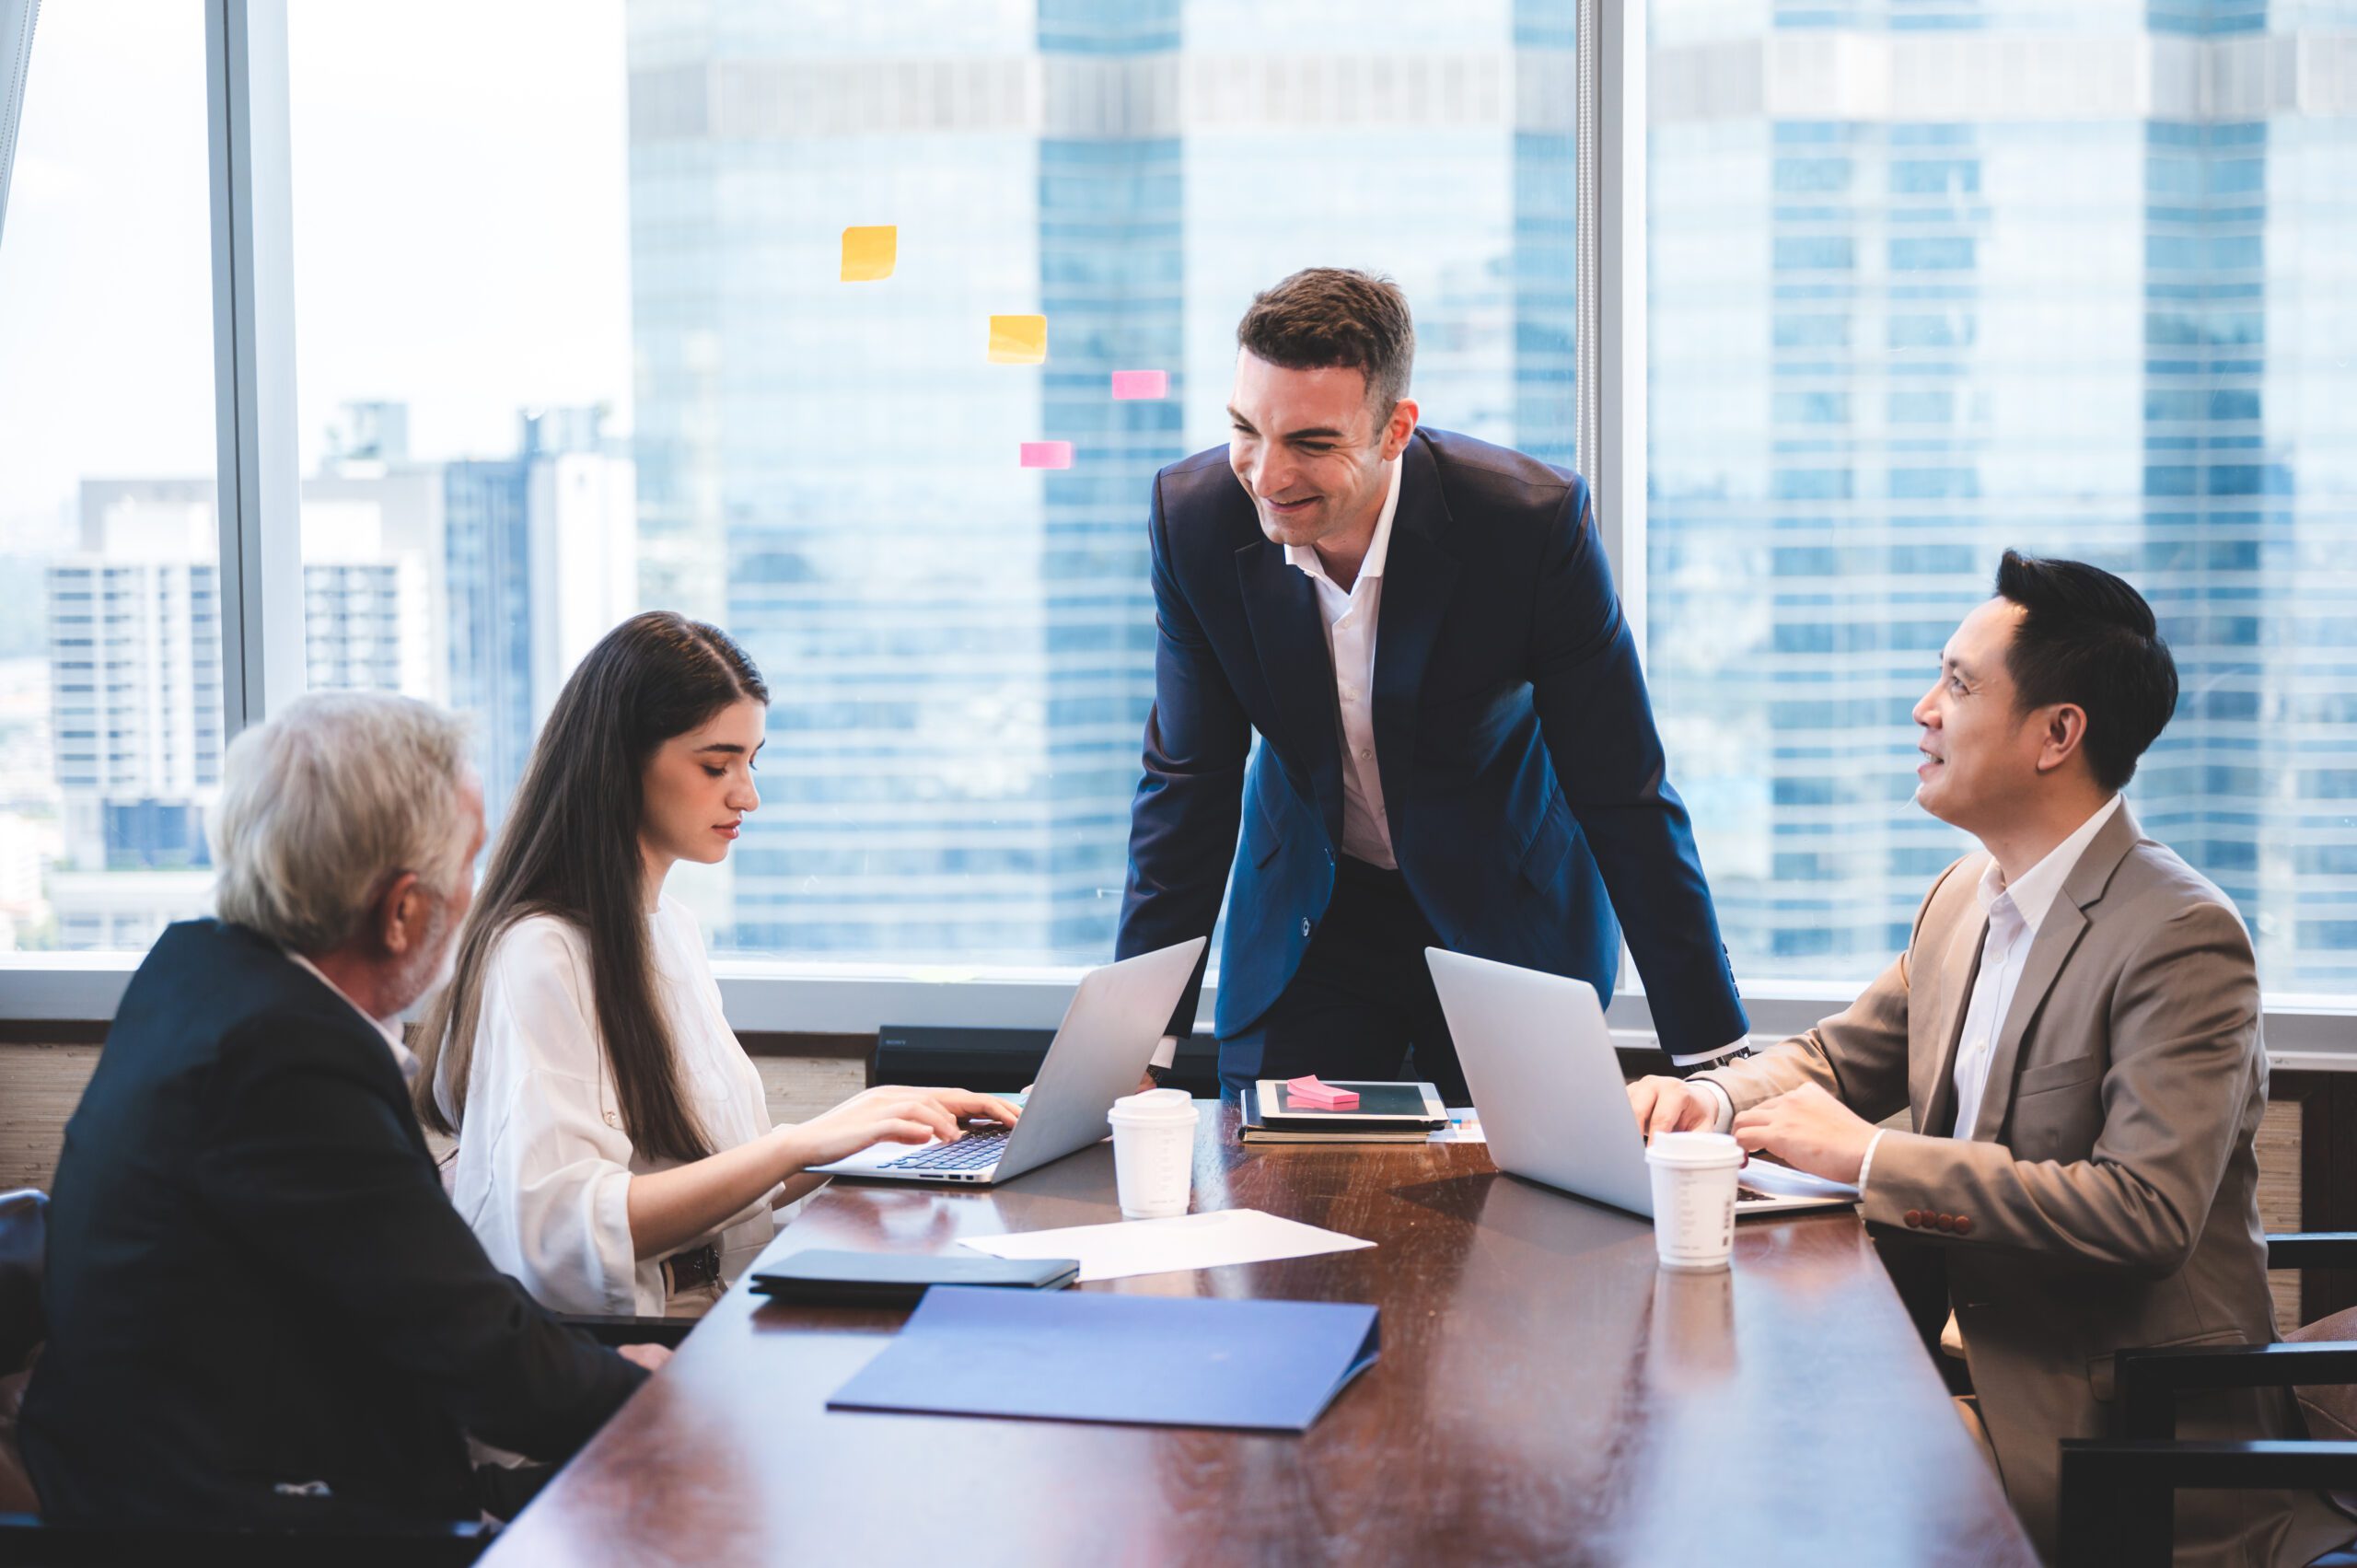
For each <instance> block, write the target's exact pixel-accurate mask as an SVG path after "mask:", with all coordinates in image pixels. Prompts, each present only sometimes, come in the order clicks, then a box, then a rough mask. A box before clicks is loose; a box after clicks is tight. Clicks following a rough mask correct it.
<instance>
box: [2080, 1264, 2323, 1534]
mask: <svg viewBox="0 0 2357 1568" xmlns="http://www.w3.org/2000/svg"><path fill="white" fill-rule="evenodd" d="M2267 1266H2268V1267H2269V1268H2270V1269H2351V1268H2357V1232H2349V1231H2338V1232H2312V1233H2305V1234H2298V1235H2286V1236H2270V1237H2268V1238H2267ZM2303 1331H2305V1330H2303ZM2112 1365H2113V1372H2112V1384H2113V1392H2114V1398H2115V1400H2116V1401H2117V1408H2118V1411H2119V1418H2118V1419H2119V1435H2117V1436H2115V1437H2103V1438H2066V1439H2064V1441H2063V1444H2062V1475H2061V1519H2060V1529H2059V1532H2058V1535H2059V1539H2058V1540H2057V1543H2056V1545H2057V1550H2058V1555H2059V1561H2060V1562H2061V1564H2062V1565H2063V1568H2077V1565H2079V1564H2090V1565H2096V1564H2100V1565H2105V1568H2111V1565H2117V1568H2144V1565H2146V1564H2150V1565H2152V1568H2165V1565H2166V1564H2167V1562H2169V1558H2170V1553H2171V1551H2172V1547H2173V1544H2174V1543H2173V1537H2174V1533H2175V1528H2176V1519H2175V1513H2176V1509H2175V1500H2176V1493H2177V1489H2178V1488H2181V1487H2182V1488H2203V1487H2208V1488H2219V1489H2223V1490H2229V1491H2266V1492H2272V1491H2311V1492H2323V1493H2328V1494H2330V1495H2331V1496H2332V1500H2333V1502H2334V1503H2335V1504H2336V1505H2338V1506H2340V1507H2341V1508H2342V1511H2343V1512H2349V1511H2350V1510H2349V1502H2351V1501H2357V1499H2351V1498H2350V1496H2349V1494H2350V1493H2352V1492H2357V1442H2349V1441H2340V1440H2307V1441H2292V1440H2269V1441H2251V1442H2223V1441H2214V1440H2205V1441H2185V1442H2179V1441H2178V1440H2177V1395H2178V1394H2180V1393H2183V1392H2186V1391H2188V1390H2195V1389H2220V1388H2292V1387H2305V1388H2317V1387H2329V1386H2334V1385H2357V1341H2350V1340H2309V1341H2282V1342H2277V1343H2274V1344H2265V1345H2176V1346H2166V1347H2159V1348H2154V1349H2149V1350H2124V1351H2121V1352H2120V1353H2119V1354H2118V1355H2117V1356H2116V1357H2115V1358H2114V1360H2113V1364H2112ZM2349 1529H2350V1534H2351V1537H2352V1538H2357V1518H2352V1519H2351V1523H2350V1527H2349ZM2316 1562H2317V1564H2318V1565H2319V1568H2324V1565H2335V1568H2357V1554H2351V1552H2349V1551H2347V1550H2346V1549H2344V1550H2343V1551H2335V1552H2332V1553H2330V1554H2329V1555H2328V1556H2325V1557H2321V1558H2318V1559H2316Z"/></svg>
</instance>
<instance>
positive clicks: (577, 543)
mask: <svg viewBox="0 0 2357 1568" xmlns="http://www.w3.org/2000/svg"><path fill="white" fill-rule="evenodd" d="M602 424H603V411H602V410H598V409H594V408H581V409H572V408H558V409H531V410H527V411H525V412H524V413H523V414H522V415H521V416H519V419H518V437H519V438H518V441H517V452H516V455H515V456H514V457H512V458H495V459H468V460H465V461H459V462H452V463H448V464H446V465H444V466H443V467H442V468H441V470H439V471H440V474H441V487H442V517H443V538H444V548H443V554H442V560H443V563H444V567H445V569H444V573H443V580H444V582H445V583H446V584H447V591H446V594H445V602H446V604H447V610H448V617H449V635H448V638H447V642H446V644H445V645H446V647H447V650H448V669H449V701H450V704H451V705H452V706H453V707H454V708H456V709H457V710H458V711H459V712H460V713H463V714H470V715H471V716H472V717H473V719H474V721H475V725H476V736H475V753H474V754H475V761H476V765H477V766H478V767H479V768H480V769H481V771H482V780H483V811H484V815H485V818H486V819H487V820H488V821H489V823H490V825H491V828H492V830H493V831H494V832H495V831H497V830H498V828H499V825H500V823H501V822H502V821H504V820H505V818H506V813H507V805H508V802H509V800H510V798H511V797H512V796H514V795H515V793H516V786H517V784H519V783H521V782H522V780H523V776H524V766H525V763H526V762H527V761H528V760H529V758H530V756H531V750H532V742H533V740H534V738H536V737H537V736H538V735H539V733H540V721H541V720H542V719H544V718H546V717H547V716H548V711H549V709H550V707H551V706H552V704H553V703H555V702H556V694H557V691H558V690H559V689H560V688H561V687H562V686H563V683H564V678H565V676H566V675H567V674H569V673H570V672H571V671H572V668H573V667H574V665H575V663H577V662H578V661H579V659H580V657H581V656H582V655H583V654H584V653H586V651H587V650H588V648H589V646H590V645H591V644H593V643H595V642H596V641H597V640H598V638H599V637H600V636H602V635H604V634H605V633H606V632H607V630H608V629H609V628H610V627H611V626H612V625H613V624H614V623H615V622H616V621H621V619H623V618H624V617H625V616H627V615H629V614H630V613H631V612H632V611H633V610H635V609H636V608H637V595H638V582H637V577H638V569H637V568H638V553H637V540H636V519H635V511H634V501H633V489H634V482H633V470H632V467H631V464H630V461H629V459H626V458H622V457H620V456H617V455H615V454H614V453H612V452H611V451H610V450H609V449H608V447H609V443H608V442H607V441H606V439H605V436H604V434H603V430H602Z"/></svg>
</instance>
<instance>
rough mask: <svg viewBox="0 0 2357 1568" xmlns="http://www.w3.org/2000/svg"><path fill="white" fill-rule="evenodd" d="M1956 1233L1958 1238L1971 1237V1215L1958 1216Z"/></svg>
mask: <svg viewBox="0 0 2357 1568" xmlns="http://www.w3.org/2000/svg"><path fill="white" fill-rule="evenodd" d="M1956 1234H1957V1235H1958V1236H1970V1235H1971V1234H1972V1216H1971V1215H1970V1214H1958V1215H1956Z"/></svg>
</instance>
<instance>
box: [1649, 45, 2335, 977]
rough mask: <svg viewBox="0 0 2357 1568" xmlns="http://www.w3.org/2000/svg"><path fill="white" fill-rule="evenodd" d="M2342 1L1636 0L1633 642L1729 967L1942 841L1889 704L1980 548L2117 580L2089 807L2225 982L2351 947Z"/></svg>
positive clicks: (1906, 894)
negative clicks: (2127, 719) (2191, 906)
mask: <svg viewBox="0 0 2357 1568" xmlns="http://www.w3.org/2000/svg"><path fill="white" fill-rule="evenodd" d="M2345 24H2346V16H2345V13H2344V12H2339V11H2335V10H2332V9H2331V8H2329V7H2324V6H2307V5H2300V4H2278V5H2274V6H2269V5H2266V4H2263V3H2260V0H2177V3H2172V4H2156V5H2151V6H2146V5H2142V4H2139V5H2132V6H2131V5H2063V4H2054V5H2029V4H2020V3H2016V0H1987V3H1982V0H1938V3H1934V0H1924V3H1916V0H1859V3H1848V4H1840V5H1834V6H1810V7H1798V6H1782V5H1776V6H1769V5H1765V4H1761V5H1736V6H1728V5H1722V4H1715V3H1704V0H1655V4H1654V6H1653V8H1652V38H1653V49H1654V53H1653V59H1652V68H1651V93H1652V115H1653V126H1652V137H1651V153H1650V162H1651V186H1652V188H1651V193H1650V205H1651V209H1652V225H1651V246H1650V251H1651V272H1650V278H1649V285H1650V289H1651V308H1652V321H1651V332H1650V354H1651V364H1652V373H1653V389H1652V407H1651V413H1650V424H1649V428H1650V431H1651V440H1652V462H1651V476H1650V477H1651V498H1650V510H1649V518H1648V530H1649V533H1648V541H1649V568H1650V570H1649V577H1648V593H1649V609H1650V625H1649V633H1650V637H1649V645H1648V652H1649V660H1650V664H1649V668H1650V672H1651V677H1652V682H1653V689H1654V695H1655V704H1656V707H1657V709H1658V710H1659V712H1660V713H1661V714H1662V715H1663V719H1664V725H1665V728H1666V731H1667V733H1668V736H1669V739H1670V742H1671V765H1672V776H1673V777H1674V778H1675V779H1676V780H1677V781H1678V785H1679V787H1680V788H1681V789H1682V790H1684V791H1685V793H1686V795H1687V797H1688V799H1689V803H1691V804H1692V806H1693V807H1694V809H1695V812H1696V817H1697V820H1698V825H1699V829H1700V834H1701V847H1702V852H1703V859H1704V863H1705V865H1706V867H1707V869H1708V871H1709V873H1710V877H1711V883H1712V887H1713V891H1714V893H1715V894H1716V895H1717V898H1718V903H1719V912H1720V917H1721V920H1722V923H1723V924H1724V928H1725V931H1726V934H1727V937H1728V941H1729V943H1730V946H1731V947H1732V949H1733V951H1734V954H1735V958H1736V967H1737V970H1738V972H1739V973H1742V974H1747V975H1752V976H1758V975H1761V974H1771V973H1772V974H1781V975H1820V976H1828V977H1832V976H1839V977H1843V978H1854V977H1857V976H1860V975H1864V974H1866V973H1870V972H1872V971H1873V970H1875V969H1877V968H1879V967H1880V966H1881V964H1883V963H1884V962H1886V961H1887V959H1888V958H1889V957H1890V955H1891V954H1893V953H1895V952H1897V951H1898V949H1899V948H1900V947H1902V946H1903V945H1904V941H1905V937H1906V933H1907V929H1908V925H1909V922H1910V919H1911V917H1912V915H1913V912H1914V909H1915V905H1916V901H1917V900H1918V899H1920V897H1921V896H1922V891H1923V889H1925V887H1926V886H1927V885H1928V884H1929V881H1930V879H1931V877H1933V874H1935V873H1936V872H1937V871H1938V870H1939V868H1940V867H1941V866H1943V865H1945V864H1946V863H1947V862H1948V861H1949V860H1950V859H1951V858H1953V857H1954V856H1955V855H1956V854H1958V853H1960V851H1961V850H1962V848H1963V847H1965V846H1964V844H1963V841H1962V840H1961V837H1960V835H1958V834H1956V833H1955V832H1953V831H1952V830H1947V829H1945V828H1944V827H1942V826H1941V825H1940V824H1939V823H1937V822H1935V821H1933V820H1932V819H1930V818H1928V817H1927V816H1925V815H1924V814H1923V813H1922V811H1920V810H1918V809H1916V808H1915V807H1913V806H1912V805H1911V803H1910V801H1911V795H1912V789H1913V784H1914V780H1913V774H1912V764H1913V762H1914V761H1915V757H1914V745H1915V737H1914V731H1913V729H1912V727H1911V726H1910V719H1909V712H1910V707H1911V705H1912V703H1914V701H1915V700H1916V698H1917V697H1918V696H1920V695H1921V694H1922V691H1925V690H1926V689H1927V688H1928V687H1929V686H1930V684H1931V681H1932V678H1933V671H1934V668H1935V665H1936V661H1937V658H1938V655H1939V649H1940V645H1941V644H1942V642H1943V641H1944V640H1945V637H1946V635H1947V633H1948V632H1949V631H1950V630H1951V629H1952V628H1953V627H1954V625H1955V623H1956V621H1957V619H1958V618H1959V617H1960V616H1961V614H1962V613H1963V612H1964V611H1965V610H1968V608H1969V607H1970V606H1971V605H1973V604H1974V603H1976V602H1978V601H1979V600H1980V599H1981V598H1986V597H1987V596H1988V594H1989V593H1990V591H1991V588H1990V584H1991V572H1992V568H1993V567H1994V565H1995V563H1996V560H1997V557H1998V555H1999V553H2000V552H2002V551H2003V549H2004V548H2006V547H2008V546H2013V547H2018V548H2020V549H2023V550H2025V551H2026V552H2031V553H2045V554H2058V555H2068V556H2073V557H2078V558H2082V559H2085V560H2090V561H2094V562H2096V563H2098V564H2101V565H2104V566H2107V567H2108V568H2110V569H2112V570H2115V571H2119V572H2120V573H2122V574H2124V575H2127V576H2129V577H2130V578H2131V580H2133V581H2135V582H2136V583H2137V584H2138V585H2139V586H2140V587H2142V588H2143V590H2144V591H2145V593H2146V594H2147V596H2148V597H2149V598H2151V599H2152V600H2153V602H2154V607H2155V608H2156V610H2158V612H2159V614H2160V616H2161V620H2162V625H2163V631H2164V633H2165V635H2166V636H2167V637H2168V638H2169V640H2170V642H2171V643H2172V645H2173V646H2174V648H2175V652H2176V656H2177V663H2178V668H2179V671H2180V673H2181V676H2182V678H2183V685H2184V696H2183V700H2182V703H2181V704H2180V707H2179V710H2178V713H2177V718H2176V720H2175V722H2174V723H2173V724H2172V726H2170V729H2169V731H2168V732H2167V734H2166V735H2165V737H2164V738H2163V739H2162V740H2161V742H2160V744H2159V745H2158V746H2157V747H2156V748H2155V749H2154V751H2153V753H2152V754H2151V755H2150V756H2148V757H2147V758H2146V760H2145V761H2144V764H2143V767H2142V771H2141V772H2140V773H2139V775H2138V777H2137V779H2136V781H2135V783H2134V784H2133V785H2132V786H2131V790H2130V792H2129V798H2130V801H2131V805H2132V806H2133V807H2134V808H2135V810H2136V811H2137V812H2138V813H2139V815H2140V816H2141V818H2142V821H2143V823H2144V825H2145V827H2146V828H2147V829H2148V830H2151V831H2152V832H2154V834H2155V835H2156V836H2158V837H2160V838H2162V839H2164V840H2165V841H2167V842H2169V843H2171V844H2172V845H2173V846H2174V847H2176V848H2177V850H2178V851H2180V852H2181V853H2182V854H2185V855H2186V856H2187V858H2188V859H2189V860H2190V861H2192V862H2193V864H2194V865H2196V866H2198V867H2200V869H2201V870H2203V871H2204V872H2206V873H2207V874H2208V875H2209V876H2211V877H2212V878H2214V879H2215V880H2216V881H2217V882H2218V883H2219V885H2220V886H2221V887H2222V888H2223V889H2225V890H2226V891H2227V892H2228V893H2229V894H2231V895H2232V896H2233V897H2234V898H2235V900H2236V901H2237V903H2238V904H2239V905H2240V907H2241V908H2242V910H2243V912H2244V913H2245V916H2246V917H2247V920H2248V922H2249V923H2250V925H2251V928H2252V931H2253V934H2254V935H2255V937H2256V939H2257V943H2258V950H2259V956H2260V972H2261V975H2262V977H2263V979H2264V980H2265V981H2266V983H2267V984H2268V985H2269V986H2270V989H2275V990H2280V991H2302V990H2311V991H2345V990H2347V989H2348V988H2349V986H2350V984H2351V981H2357V918H2352V916H2353V915H2357V815H2352V807H2351V804H2350V803H2351V800H2352V799H2357V705H2352V702H2351V698H2350V696H2349V694H2348V693H2349V692H2350V691H2351V676H2352V668H2357V667H2352V664H2351V658H2350V656H2349V653H2348V649H2347V646H2346V644H2347V643H2348V640H2349V635H2350V633H2349V630H2348V629H2349V628H2350V627H2351V625H2357V615H2352V611H2357V542H2352V541H2357V474H2352V472H2351V469H2350V466H2349V464H2348V462H2347V461H2346V459H2345V458H2344V457H2341V456H2340V455H2339V454H2343V453H2346V452H2347V451H2349V450H2351V449H2357V446H2352V438H2357V402H2352V401H2351V400H2350V399H2348V398H2347V397H2346V396H2344V395H2340V392H2339V391H2337V390H2336V381H2337V383H2338V386H2339V388H2340V389H2345V388H2346V385H2347V376H2348V371H2347V366H2348V363H2349V360H2348V357H2347V356H2348V355H2349V354H2350V353H2351V345H2352V344H2357V306H2352V305H2351V303H2350V301H2351V298H2352V295H2351V291H2350V287H2349V284H2350V278H2349V275H2348V264H2347V262H2346V261H2345V260H2343V258H2346V257H2348V256H2350V255H2352V254H2357V208H2352V207H2351V204H2350V203H2348V202H2347V201H2346V199H2345V192H2346V184H2347V181H2346V179H2345V171H2346V169H2347V168H2348V167H2349V162H2348V160H2349V157H2350V154H2351V150H2352V145H2357V118H2352V117H2351V111H2352V110H2357V95H2352V94H2351V91H2350V89H2349V87H2348V86H2347V84H2348V83H2349V82H2350V81H2351V80H2353V79H2357V78H2352V77H2351V76H2349V75H2346V74H2345V73H2343V72H2340V71H2339V70H2337V69H2330V68H2328V66H2329V65H2330V63H2331V62H2333V61H2337V60H2342V59H2346V58H2348V55H2349V50H2350V48H2351V35H2350V33H2349V32H2348V30H2347V29H2346V25H2345ZM2320 29H2330V30H2320Z"/></svg>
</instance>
